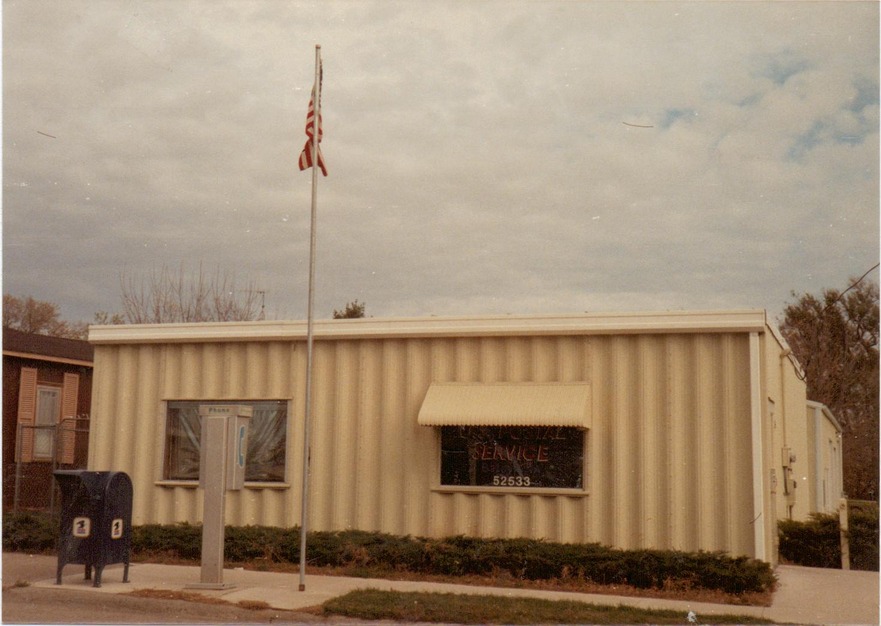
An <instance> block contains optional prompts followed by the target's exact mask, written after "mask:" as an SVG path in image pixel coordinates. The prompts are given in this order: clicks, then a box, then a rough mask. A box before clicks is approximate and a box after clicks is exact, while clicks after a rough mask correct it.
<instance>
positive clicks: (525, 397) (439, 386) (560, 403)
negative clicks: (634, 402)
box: [417, 382, 590, 428]
mask: <svg viewBox="0 0 881 626" xmlns="http://www.w3.org/2000/svg"><path fill="white" fill-rule="evenodd" d="M417 421H418V423H419V424H420V425H422V426H573V427H576V428H590V385H588V384H587V383H583V382H579V383H432V384H431V386H429V388H428V392H427V393H426V394H425V400H423V401H422V408H420V409H419V416H418V417H417Z"/></svg>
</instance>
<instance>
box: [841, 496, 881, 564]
mask: <svg viewBox="0 0 881 626" xmlns="http://www.w3.org/2000/svg"><path fill="white" fill-rule="evenodd" d="M848 526H849V533H848V538H849V540H850V567H851V569H859V570H866V571H875V572H877V571H878V505H877V504H876V505H875V506H871V507H866V508H859V509H851V511H850V518H849V521H848Z"/></svg>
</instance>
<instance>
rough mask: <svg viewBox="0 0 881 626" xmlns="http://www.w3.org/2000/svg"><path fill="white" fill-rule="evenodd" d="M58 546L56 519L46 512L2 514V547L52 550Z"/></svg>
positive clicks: (27, 550)
mask: <svg viewBox="0 0 881 626" xmlns="http://www.w3.org/2000/svg"><path fill="white" fill-rule="evenodd" d="M57 547H58V520H55V519H52V517H51V516H49V515H48V514H46V513H19V514H17V515H15V514H13V515H4V516H3V549H4V550H9V551H11V552H34V553H43V552H53V551H55V550H56V549H57Z"/></svg>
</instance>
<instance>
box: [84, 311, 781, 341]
mask: <svg viewBox="0 0 881 626" xmlns="http://www.w3.org/2000/svg"><path fill="white" fill-rule="evenodd" d="M767 328H768V326H767V322H766V314H765V311H764V310H761V309H755V310H742V311H678V312H671V311H664V312H650V313H609V314H598V313H585V314H580V315H534V316H515V315H496V316H478V317H419V318H360V319H347V320H320V321H316V322H315V323H314V326H313V335H314V338H315V339H316V340H334V339H336V340H339V339H375V338H412V337H493V336H495V337H504V336H518V335H519V336H523V335H614V334H645V333H701V332H704V333H723V332H724V333H732V332H734V333H747V332H765V330H766V329H767ZM306 332H307V324H306V322H305V321H259V322H206V323H197V324H137V325H114V326H90V327H89V342H90V343H92V344H96V345H104V344H136V343H207V342H240V341H278V340H283V341H284V340H286V341H291V340H305V339H306Z"/></svg>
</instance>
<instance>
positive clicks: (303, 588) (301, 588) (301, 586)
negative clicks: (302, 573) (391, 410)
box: [300, 583, 306, 591]
mask: <svg viewBox="0 0 881 626" xmlns="http://www.w3.org/2000/svg"><path fill="white" fill-rule="evenodd" d="M300 591H306V585H304V584H303V583H300Z"/></svg>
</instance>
